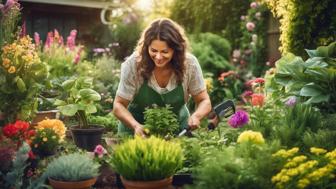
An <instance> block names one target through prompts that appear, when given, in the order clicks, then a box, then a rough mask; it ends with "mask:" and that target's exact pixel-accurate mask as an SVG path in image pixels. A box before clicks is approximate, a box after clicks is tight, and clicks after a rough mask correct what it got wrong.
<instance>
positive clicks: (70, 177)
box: [46, 153, 99, 181]
mask: <svg viewBox="0 0 336 189" xmlns="http://www.w3.org/2000/svg"><path fill="white" fill-rule="evenodd" d="M98 168H99V164H98V163H96V162H94V161H93V159H91V158H90V157H88V156H87V155H85V154H80V153H73V154H68V155H62V156H60V157H58V158H56V159H54V160H53V161H52V162H50V163H49V164H48V166H47V168H46V174H47V176H48V177H49V178H52V179H54V180H57V181H82V180H87V179H90V178H93V177H96V176H98Z"/></svg>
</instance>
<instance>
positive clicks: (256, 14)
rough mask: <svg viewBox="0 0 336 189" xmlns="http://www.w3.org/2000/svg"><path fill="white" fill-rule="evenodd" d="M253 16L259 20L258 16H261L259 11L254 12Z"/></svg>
mask: <svg viewBox="0 0 336 189" xmlns="http://www.w3.org/2000/svg"><path fill="white" fill-rule="evenodd" d="M255 17H256V19H258V20H260V18H261V13H260V12H256V13H255Z"/></svg>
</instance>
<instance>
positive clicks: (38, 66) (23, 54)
mask: <svg viewBox="0 0 336 189" xmlns="http://www.w3.org/2000/svg"><path fill="white" fill-rule="evenodd" d="M1 62H2V63H1V65H0V74H3V77H2V79H1V81H0V85H1V86H2V87H1V89H0V91H1V94H2V95H1V96H0V104H2V106H1V108H0V111H2V112H3V113H4V114H5V117H6V118H7V119H8V121H7V122H8V123H9V122H13V121H14V120H15V119H16V116H18V119H22V120H28V119H29V118H30V117H31V116H32V113H33V112H34V111H35V108H36V106H34V104H35V103H36V102H37V98H36V94H37V93H38V92H39V89H40V86H41V84H43V83H44V82H45V80H46V78H47V77H48V69H47V65H46V64H44V63H42V62H41V60H40V58H39V56H38V54H37V52H36V49H35V45H34V44H32V39H31V38H30V37H29V36H24V37H22V38H18V39H17V40H15V41H14V42H13V43H11V44H7V45H5V46H3V47H2V49H1Z"/></svg>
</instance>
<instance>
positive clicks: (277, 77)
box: [269, 42, 336, 113]
mask: <svg viewBox="0 0 336 189" xmlns="http://www.w3.org/2000/svg"><path fill="white" fill-rule="evenodd" d="M307 53H308V55H309V57H310V58H309V59H307V60H306V61H303V60H302V58H300V57H297V56H294V55H292V54H289V55H287V56H284V57H283V58H281V59H280V60H279V61H278V62H277V64H276V70H275V74H274V77H273V78H272V79H271V80H272V81H271V84H270V85H269V86H270V88H271V89H272V88H274V89H276V88H278V89H279V86H280V91H282V93H284V92H286V93H287V94H288V95H296V96H298V97H301V98H302V99H303V100H304V101H305V103H306V104H314V105H315V106H317V107H319V108H320V109H321V110H322V111H325V112H329V113H333V112H336V100H335V99H336V69H335V67H336V59H335V58H336V42H334V43H331V44H330V45H328V46H321V47H318V48H317V49H316V50H307ZM280 91H279V92H280Z"/></svg>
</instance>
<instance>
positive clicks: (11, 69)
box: [8, 66, 16, 74]
mask: <svg viewBox="0 0 336 189" xmlns="http://www.w3.org/2000/svg"><path fill="white" fill-rule="evenodd" d="M15 71H16V69H15V66H11V67H9V69H8V73H11V74H12V73H15Z"/></svg>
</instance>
